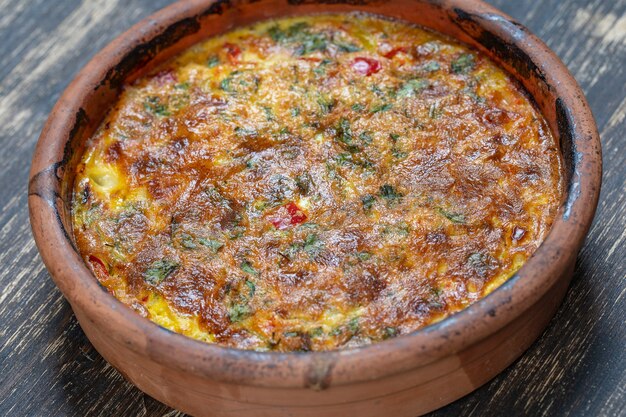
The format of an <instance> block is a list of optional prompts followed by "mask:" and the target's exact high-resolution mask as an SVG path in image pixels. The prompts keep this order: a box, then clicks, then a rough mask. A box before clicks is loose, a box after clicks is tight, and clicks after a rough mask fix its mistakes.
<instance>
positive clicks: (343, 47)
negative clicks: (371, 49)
mask: <svg viewBox="0 0 626 417" xmlns="http://www.w3.org/2000/svg"><path fill="white" fill-rule="evenodd" d="M333 43H334V44H335V45H337V47H338V48H339V50H340V51H341V52H359V51H360V50H361V48H360V47H358V46H357V45H355V44H353V43H348V42H341V41H337V40H336V41H334V42H333Z"/></svg>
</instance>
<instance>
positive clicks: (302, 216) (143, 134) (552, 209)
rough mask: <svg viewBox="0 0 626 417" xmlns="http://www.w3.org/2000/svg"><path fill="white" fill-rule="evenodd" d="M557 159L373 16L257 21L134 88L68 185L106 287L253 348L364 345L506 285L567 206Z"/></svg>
mask: <svg viewBox="0 0 626 417" xmlns="http://www.w3.org/2000/svg"><path fill="white" fill-rule="evenodd" d="M561 187H562V186H561V162H560V157H559V152H558V149H557V144H556V141H555V139H554V138H553V137H552V135H551V133H550V131H549V129H548V127H547V125H546V123H545V121H544V120H543V118H542V116H541V115H540V114H539V113H538V112H537V110H536V109H535V108H534V107H533V104H532V103H531V102H530V101H529V99H528V98H527V97H526V95H525V94H524V92H523V91H522V90H521V88H520V87H519V86H518V85H517V84H516V83H515V82H513V81H512V80H511V79H510V78H509V77H508V76H507V75H506V74H505V73H504V72H503V71H502V70H501V69H499V68H498V67H496V66H495V65H494V63H493V62H491V61H490V60H489V59H488V58H487V57H485V56H483V55H481V54H480V53H478V52H477V51H475V50H472V49H470V48H468V47H465V46H462V45H460V44H458V43H455V42H454V41H451V40H450V39H448V38H445V37H443V36H441V35H438V34H435V33H432V32H429V31H425V30H423V29H420V28H417V27H415V26H410V25H408V24H404V23H400V22H397V21H391V20H385V19H382V18H378V17H374V16H370V15H345V14H344V15H319V16H309V17H299V18H290V19H283V20H276V21H269V22H263V23H260V24H257V25H255V26H252V27H247V28H242V29H238V30H236V31H234V32H230V33H227V34H225V35H222V36H219V37H216V38H212V39H209V40H207V41H205V42H203V43H200V44H198V45H196V46H193V47H192V48H190V49H189V50H187V51H185V52H184V53H183V54H181V55H179V56H177V57H175V58H174V59H172V60H170V61H169V62H167V63H165V64H164V65H161V66H160V67H159V68H158V69H156V70H154V71H152V72H151V73H150V74H148V75H147V76H145V77H143V78H140V79H139V80H137V81H136V82H134V83H132V84H131V85H127V86H126V87H125V89H124V91H123V93H122V94H121V96H120V98H119V101H118V102H117V104H116V105H115V106H114V107H113V108H112V109H111V111H110V113H109V114H108V116H107V117H106V119H105V120H104V122H103V123H102V125H101V127H100V128H99V129H98V131H97V132H96V133H95V134H94V135H93V137H92V138H91V140H90V141H89V142H88V145H87V149H86V151H85V154H84V156H83V158H82V162H81V163H80V164H79V166H78V169H77V179H76V182H75V193H74V200H73V207H72V210H73V211H72V213H73V226H74V233H75V236H76V240H77V243H78V247H79V248H80V251H81V253H82V256H83V257H84V259H85V261H86V262H87V263H88V264H89V265H90V267H91V268H92V270H93V272H94V274H95V275H96V277H97V278H98V280H99V281H100V282H101V283H102V285H103V286H104V287H105V288H107V289H108V291H110V292H111V293H112V294H113V295H114V296H115V297H117V298H118V299H119V300H121V301H122V302H123V303H125V304H127V305H128V306H130V307H131V308H132V309H134V310H136V311H137V312H138V313H139V314H141V315H143V316H144V317H148V318H149V319H151V320H153V321H154V322H156V323H158V324H159V325H161V326H163V327H166V328H168V329H171V330H173V331H176V332H179V333H182V334H184V335H187V336H190V337H193V338H196V339H200V340H203V341H206V342H209V343H218V344H221V345H225V346H231V347H237V348H242V349H255V350H277V351H296V350H300V351H308V350H329V349H337V348H345V347H354V346H361V345H366V344H370V343H373V342H376V341H380V340H383V339H387V338H390V337H395V336H398V335H401V334H405V333H409V332H412V331H414V330H417V329H419V328H421V327H424V326H426V325H428V324H432V323H434V322H437V321H439V320H442V319H444V318H445V317H447V316H449V315H450V314H452V313H454V312H457V311H459V310H461V309H463V308H465V307H467V306H468V305H470V304H472V303H473V302H475V301H477V300H479V299H480V298H481V297H484V296H485V295H487V294H488V293H489V292H491V291H493V290H494V289H495V288H497V287H498V286H499V285H501V284H502V283H503V282H505V281H506V280H507V279H508V278H510V277H511V276H512V275H513V274H514V273H515V272H516V271H517V270H518V269H519V268H520V267H521V265H522V264H523V263H524V262H525V260H526V259H527V258H528V257H529V256H530V255H531V254H532V253H533V251H535V250H536V249H537V247H538V245H539V244H540V243H541V242H542V240H543V239H544V237H545V236H546V234H547V232H548V230H549V229H550V225H551V223H552V220H553V218H554V216H555V213H556V210H557V208H558V206H559V203H560V198H561Z"/></svg>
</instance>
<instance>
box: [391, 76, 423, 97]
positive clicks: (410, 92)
mask: <svg viewBox="0 0 626 417" xmlns="http://www.w3.org/2000/svg"><path fill="white" fill-rule="evenodd" d="M426 87H428V81H426V80H422V79H419V78H418V79H414V80H409V81H407V82H405V83H404V84H402V86H401V87H400V88H399V89H398V91H397V93H396V96H397V97H400V98H404V97H415V96H416V95H418V94H419V93H420V92H421V91H422V90H424V89H425V88H426Z"/></svg>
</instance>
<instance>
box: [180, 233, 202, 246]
mask: <svg viewBox="0 0 626 417" xmlns="http://www.w3.org/2000/svg"><path fill="white" fill-rule="evenodd" d="M180 244H181V245H182V246H183V248H185V249H195V248H197V247H198V245H196V242H194V239H193V236H191V235H188V234H186V233H183V234H182V235H181V236H180Z"/></svg>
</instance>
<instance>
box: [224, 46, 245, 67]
mask: <svg viewBox="0 0 626 417" xmlns="http://www.w3.org/2000/svg"><path fill="white" fill-rule="evenodd" d="M224 49H226V56H227V57H228V60H229V61H230V63H231V64H236V63H237V62H239V56H240V55H241V48H240V47H239V46H237V45H235V44H234V43H230V42H226V43H225V44H224Z"/></svg>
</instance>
